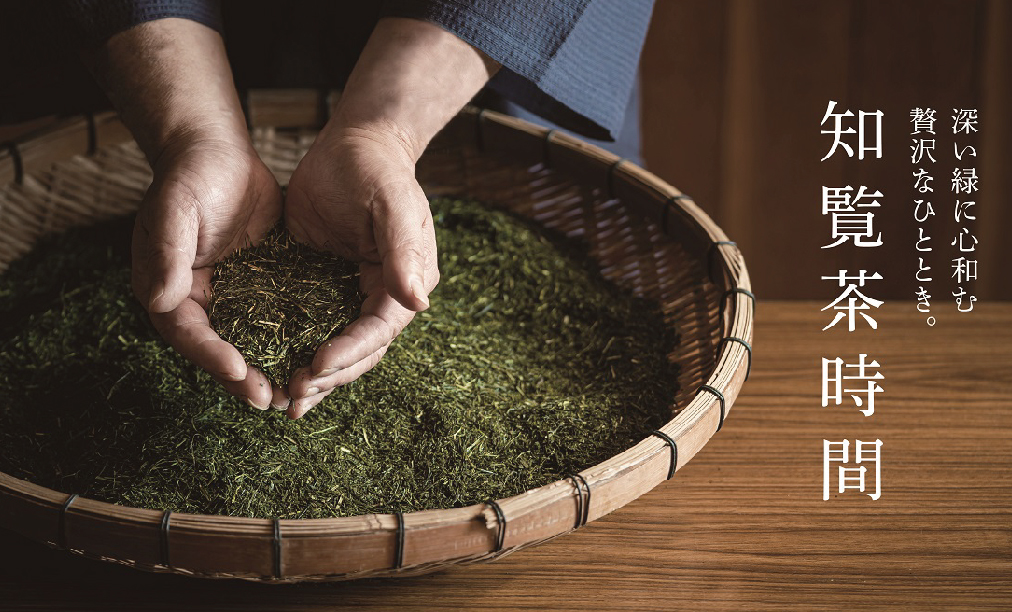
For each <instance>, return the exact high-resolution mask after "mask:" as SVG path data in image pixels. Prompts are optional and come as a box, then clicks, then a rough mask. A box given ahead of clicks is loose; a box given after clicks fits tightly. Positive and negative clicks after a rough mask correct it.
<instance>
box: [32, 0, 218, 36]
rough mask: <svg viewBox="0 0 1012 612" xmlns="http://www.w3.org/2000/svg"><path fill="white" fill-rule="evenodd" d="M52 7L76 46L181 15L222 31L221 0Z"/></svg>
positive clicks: (78, 1) (112, 0) (70, 0)
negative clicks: (148, 22)
mask: <svg viewBox="0 0 1012 612" xmlns="http://www.w3.org/2000/svg"><path fill="white" fill-rule="evenodd" d="M50 11H51V12H52V13H53V15H54V17H55V19H56V20H57V22H58V23H59V24H60V26H61V29H62V30H63V31H64V33H65V35H66V36H67V37H68V40H67V41H66V42H69V43H70V44H72V45H75V46H89V47H91V46H97V45H100V44H101V43H103V42H105V41H106V40H108V39H109V37H110V36H112V35H113V34H116V33H118V32H122V31H123V30H128V29H130V28H132V27H133V26H135V25H138V24H140V23H144V22H146V21H154V20H155V19H165V18H166V17H179V18H182V19H190V20H191V21H196V22H198V23H202V24H204V25H206V26H208V27H209V28H213V29H215V30H217V31H219V32H220V31H221V12H220V7H219V5H218V2H217V0H61V1H60V2H57V3H53V5H51V6H50Z"/></svg>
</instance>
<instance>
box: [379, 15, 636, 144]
mask: <svg viewBox="0 0 1012 612" xmlns="http://www.w3.org/2000/svg"><path fill="white" fill-rule="evenodd" d="M652 10H653V0H621V1H617V0H508V1H504V0H387V2H386V4H385V6H384V11H383V14H384V15H385V16H396V17H411V18H415V19H424V20H426V21H430V22H432V23H435V24H437V25H439V26H440V27H442V28H443V29H445V30H447V31H449V32H452V33H454V34H455V35H457V36H459V37H460V38H461V39H463V40H465V41H467V42H468V43H469V44H470V45H472V46H474V47H476V48H478V49H480V50H481V51H483V52H484V53H485V54H486V55H488V56H489V57H491V58H492V59H494V60H496V61H497V62H499V63H500V64H502V68H501V69H500V70H499V72H498V73H497V74H496V75H495V76H494V77H493V78H492V80H491V81H490V82H489V88H490V89H493V90H494V91H496V92H497V93H499V94H500V95H502V96H503V97H505V98H506V99H508V100H511V101H513V102H515V103H517V104H519V105H520V106H522V107H524V108H526V109H527V110H529V111H531V112H532V113H534V114H536V115H539V116H541V117H543V118H545V119H547V120H549V121H551V122H553V123H556V124H558V125H560V126H562V127H564V128H566V129H569V130H572V131H574V132H578V133H580V134H583V135H585V136H588V137H590V138H596V139H600V140H607V141H613V140H614V139H615V137H616V135H617V134H618V132H619V129H620V128H621V126H622V122H623V118H624V117H625V108H626V104H627V103H628V101H629V97H630V92H631V91H632V87H633V84H634V82H635V79H636V72H637V67H638V64H639V56H640V52H641V51H642V49H643V41H644V39H645V38H646V32H647V25H648V24H649V22H650V14H651V12H652Z"/></svg>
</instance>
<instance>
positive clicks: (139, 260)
mask: <svg viewBox="0 0 1012 612" xmlns="http://www.w3.org/2000/svg"><path fill="white" fill-rule="evenodd" d="M152 166H153V169H154V174H155V176H154V182H153V183H152V184H151V187H150V189H148V192H147V194H146V195H145V197H144V200H143V202H142V203H141V208H140V211H139V212H138V214H137V221H136V224H135V227H134V234H133V246H132V252H133V253H132V255H133V270H132V284H133V290H134V294H135V295H136V296H137V298H138V299H139V300H140V302H141V303H142V304H143V305H144V306H145V307H146V308H147V310H148V312H149V314H150V316H151V321H152V323H153V324H154V326H155V328H156V329H157V330H158V333H159V334H161V335H162V337H163V338H165V340H166V341H167V342H168V343H169V344H170V345H172V347H173V348H175V349H176V350H177V351H178V352H179V353H180V354H181V355H183V356H184V357H186V358H187V359H189V360H191V361H192V362H193V363H195V364H197V365H198V366H200V367H201V368H203V369H205V370H207V372H208V373H210V374H211V376H212V377H214V379H215V380H217V381H218V382H219V383H221V384H222V386H224V387H225V389H226V390H228V392H229V393H231V394H232V395H235V396H238V397H240V398H242V399H244V400H246V402H247V403H249V404H250V405H252V406H254V407H256V408H260V409H266V408H267V407H268V405H271V404H273V405H274V406H276V407H286V406H287V405H288V396H287V394H286V393H285V392H284V390H283V389H278V388H273V389H272V387H271V384H270V382H269V381H268V379H267V377H266V376H264V374H263V373H261V372H260V371H258V370H257V369H255V368H252V367H248V366H247V364H246V362H245V361H244V360H243V358H242V356H241V355H240V354H239V351H238V350H236V348H235V347H234V346H232V345H231V344H229V343H228V342H225V341H224V340H222V339H221V338H220V337H218V334H216V333H215V332H214V330H212V329H211V327H210V325H209V324H208V319H207V312H206V308H207V299H208V296H210V294H211V291H210V283H211V274H212V272H213V271H214V264H215V262H216V261H218V260H220V259H222V258H223V257H225V256H227V255H229V254H231V253H232V252H233V251H234V250H235V249H237V248H239V247H241V246H244V245H245V244H247V241H254V242H255V241H256V240H257V239H259V238H261V237H262V236H263V235H264V234H265V233H266V232H267V230H269V229H270V228H271V227H272V226H273V225H274V223H275V222H276V221H277V220H278V218H280V216H281V190H280V187H278V183H277V181H276V180H275V179H274V176H273V175H272V174H271V172H270V171H269V170H268V169H267V167H266V166H264V164H263V162H261V161H260V159H259V158H258V157H257V155H256V152H255V151H254V150H253V146H252V144H250V143H249V138H248V136H246V135H245V134H241V135H239V137H238V138H228V139H209V138H205V137H193V136H186V137H183V138H181V139H178V140H177V141H175V142H172V143H171V144H170V145H169V146H167V147H166V148H165V149H164V150H163V152H162V153H161V154H160V155H159V156H158V158H157V159H156V161H155V162H154V163H153V164H152Z"/></svg>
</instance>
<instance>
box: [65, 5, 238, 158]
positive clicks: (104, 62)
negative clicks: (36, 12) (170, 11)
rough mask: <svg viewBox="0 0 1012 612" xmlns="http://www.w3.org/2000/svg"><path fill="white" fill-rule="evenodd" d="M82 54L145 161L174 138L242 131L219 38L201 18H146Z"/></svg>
mask: <svg viewBox="0 0 1012 612" xmlns="http://www.w3.org/2000/svg"><path fill="white" fill-rule="evenodd" d="M85 59H86V61H87V62H88V63H89V64H90V66H91V68H92V71H93V72H94V74H95V77H96V79H97V81H98V82H99V84H100V85H101V86H102V87H103V89H104V90H105V91H106V93H107V94H108V95H109V98H110V99H111V100H112V102H113V104H114V106H116V108H117V110H118V111H119V114H120V117H121V118H122V120H123V122H124V123H125V124H126V126H127V127H128V128H129V129H130V131H131V132H132V133H133V135H134V138H135V139H136V140H137V143H138V144H139V145H140V147H141V149H142V150H143V151H144V153H145V155H146V156H147V157H148V160H149V161H150V162H153V161H154V160H155V159H156V158H158V157H159V156H161V155H162V154H163V152H164V151H165V150H166V149H167V148H169V147H170V146H172V144H173V143H175V142H178V141H185V140H194V139H201V138H203V139H208V140H212V139H213V140H233V139H237V138H238V137H239V135H241V134H245V133H246V122H245V118H244V117H243V113H242V109H241V107H240V105H239V99H238V96H237V94H236V92H235V87H234V84H233V82H232V73H231V69H230V68H229V65H228V61H227V58H226V55H225V49H224V45H223V43H222V40H221V37H220V36H219V35H218V33H217V32H215V31H214V30H212V29H210V28H208V27H206V26H204V25H202V24H199V23H197V22H194V21H190V20H187V19H172V18H170V19H159V20H155V21H149V22H146V23H143V24H141V25H138V26H136V27H134V28H131V29H129V30H126V31H124V32H120V33H119V34H116V35H114V36H113V37H112V38H110V39H109V40H108V41H107V42H106V43H105V45H104V46H103V47H102V48H101V49H99V50H97V51H96V52H94V53H93V54H92V55H90V56H88V57H86V58H85ZM246 138H247V140H248V135H247V136H246Z"/></svg>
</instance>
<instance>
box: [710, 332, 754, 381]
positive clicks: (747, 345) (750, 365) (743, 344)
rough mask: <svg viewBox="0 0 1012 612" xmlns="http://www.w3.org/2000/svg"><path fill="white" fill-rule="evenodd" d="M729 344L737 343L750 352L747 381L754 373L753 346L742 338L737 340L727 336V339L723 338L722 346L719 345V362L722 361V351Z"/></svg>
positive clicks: (746, 372)
mask: <svg viewBox="0 0 1012 612" xmlns="http://www.w3.org/2000/svg"><path fill="white" fill-rule="evenodd" d="M727 342H737V343H739V344H741V345H742V346H744V347H745V350H746V351H748V368H747V369H746V370H745V380H746V381H747V380H748V375H749V374H751V373H752V345H751V344H749V343H748V342H745V341H744V340H742V339H741V338H736V337H735V336H727V337H726V338H721V339H720V344H718V345H717V357H716V358H717V359H718V360H719V359H720V351H721V350H722V349H723V348H724V344H725V343H727Z"/></svg>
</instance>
